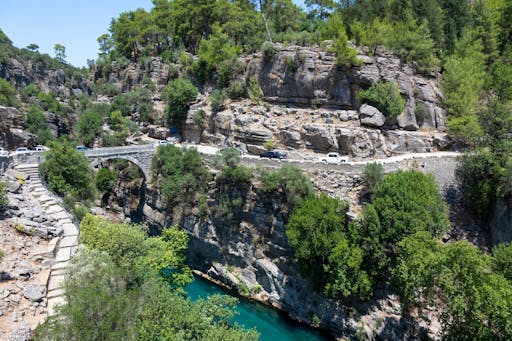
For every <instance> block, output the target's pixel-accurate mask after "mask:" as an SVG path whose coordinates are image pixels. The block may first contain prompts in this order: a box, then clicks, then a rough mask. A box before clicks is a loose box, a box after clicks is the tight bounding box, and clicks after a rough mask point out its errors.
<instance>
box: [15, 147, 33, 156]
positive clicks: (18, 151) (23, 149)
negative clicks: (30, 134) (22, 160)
mask: <svg viewBox="0 0 512 341" xmlns="http://www.w3.org/2000/svg"><path fill="white" fill-rule="evenodd" d="M26 153H30V150H29V149H28V148H27V147H18V148H16V150H15V151H14V154H26Z"/></svg>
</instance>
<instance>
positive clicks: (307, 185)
mask: <svg viewBox="0 0 512 341" xmlns="http://www.w3.org/2000/svg"><path fill="white" fill-rule="evenodd" d="M262 181H263V191H265V192H274V191H279V192H281V193H283V194H284V195H285V200H286V202H287V203H288V204H289V205H290V206H291V208H293V207H294V206H295V205H298V204H300V203H301V202H302V200H303V199H304V198H306V197H308V196H311V195H313V193H314V189H313V184H312V183H311V179H309V177H308V176H307V175H306V174H304V173H303V172H302V170H301V169H300V168H298V167H297V166H294V165H283V166H282V167H281V168H279V169H278V170H277V171H274V172H268V171H264V170H262Z"/></svg>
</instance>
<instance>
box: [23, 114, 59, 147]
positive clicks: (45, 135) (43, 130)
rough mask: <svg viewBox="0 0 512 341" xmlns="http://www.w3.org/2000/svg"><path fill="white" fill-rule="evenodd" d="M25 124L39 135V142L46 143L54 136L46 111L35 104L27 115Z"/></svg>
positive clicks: (30, 130)
mask: <svg viewBox="0 0 512 341" xmlns="http://www.w3.org/2000/svg"><path fill="white" fill-rule="evenodd" d="M25 126H26V129H27V130H28V131H29V132H31V133H33V134H36V135H37V142H38V143H40V144H46V143H47V142H48V141H49V140H51V139H52V137H53V136H52V134H51V132H50V128H49V127H48V122H46V117H45V116H44V113H43V112H42V111H41V110H40V109H39V108H37V107H35V106H31V107H30V108H29V110H28V112H27V115H26V116H25Z"/></svg>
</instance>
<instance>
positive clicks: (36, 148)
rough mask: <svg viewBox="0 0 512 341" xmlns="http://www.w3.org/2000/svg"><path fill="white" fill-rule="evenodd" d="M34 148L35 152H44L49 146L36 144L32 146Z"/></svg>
mask: <svg viewBox="0 0 512 341" xmlns="http://www.w3.org/2000/svg"><path fill="white" fill-rule="evenodd" d="M34 150H35V151H36V152H45V151H47V150H50V148H48V147H46V146H41V145H38V146H36V147H35V148H34Z"/></svg>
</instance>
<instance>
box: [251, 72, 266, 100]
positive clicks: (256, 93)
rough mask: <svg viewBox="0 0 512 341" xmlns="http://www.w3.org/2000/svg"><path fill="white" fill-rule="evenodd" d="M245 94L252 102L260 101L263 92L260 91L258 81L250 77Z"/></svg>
mask: <svg viewBox="0 0 512 341" xmlns="http://www.w3.org/2000/svg"><path fill="white" fill-rule="evenodd" d="M247 94H248V95H249V98H250V99H251V101H253V102H259V100H260V99H261V96H262V94H263V92H262V91H261V88H260V85H259V83H258V79H256V77H255V76H251V78H249V84H248V86H247Z"/></svg>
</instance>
